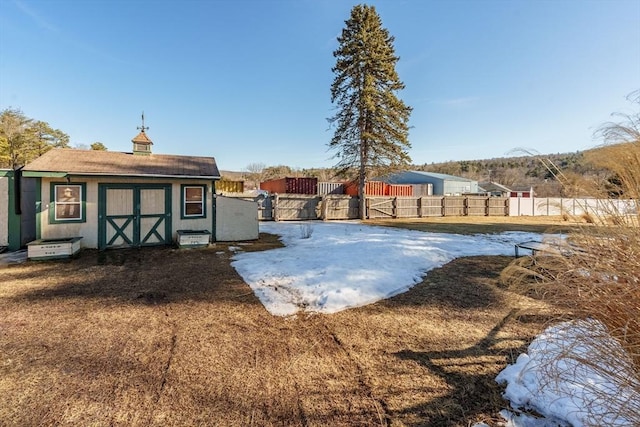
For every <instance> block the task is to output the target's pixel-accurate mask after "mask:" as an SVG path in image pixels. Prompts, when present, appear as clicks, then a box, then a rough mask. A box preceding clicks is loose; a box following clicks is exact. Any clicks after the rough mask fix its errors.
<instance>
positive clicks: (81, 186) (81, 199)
mask: <svg viewBox="0 0 640 427" xmlns="http://www.w3.org/2000/svg"><path fill="white" fill-rule="evenodd" d="M59 187H70V188H75V189H77V191H78V201H77V202H73V203H74V204H76V203H77V204H78V205H79V207H80V214H79V215H78V216H77V217H75V216H74V217H72V218H64V217H58V216H57V215H56V213H57V212H58V206H62V205H64V204H66V203H65V202H62V201H58V198H57V196H58V193H59V192H58V191H57V190H58V188H59ZM49 192H50V198H49V224H69V223H79V222H87V209H86V207H87V184H86V183H84V182H74V183H69V182H51V183H50V184H49Z"/></svg>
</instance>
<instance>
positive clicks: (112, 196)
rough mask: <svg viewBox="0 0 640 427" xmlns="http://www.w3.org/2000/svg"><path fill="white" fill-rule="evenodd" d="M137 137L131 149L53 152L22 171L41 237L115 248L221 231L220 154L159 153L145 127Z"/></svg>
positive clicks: (166, 242)
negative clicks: (183, 233) (30, 182)
mask: <svg viewBox="0 0 640 427" xmlns="http://www.w3.org/2000/svg"><path fill="white" fill-rule="evenodd" d="M132 142H133V152H131V153H125V152H112V151H97V150H74V149H53V150H50V151H48V152H46V153H45V154H43V155H42V156H41V157H39V158H37V159H35V160H34V161H33V162H31V163H29V164H28V165H26V166H25V167H24V168H23V171H22V175H23V177H24V178H25V179H34V180H35V193H36V194H35V199H36V201H35V229H36V239H43V240H55V239H69V238H73V237H82V241H81V246H82V247H83V248H97V249H108V248H118V247H140V246H152V245H169V244H172V243H173V242H174V241H175V240H176V237H177V232H178V230H207V231H209V232H211V233H212V235H213V236H215V227H216V225H215V198H214V196H215V183H216V181H217V180H219V179H220V172H219V171H218V167H217V165H216V161H215V159H214V158H213V157H196V156H177V155H162V154H153V153H152V152H151V145H152V144H153V143H152V142H151V140H150V139H149V138H148V137H147V135H146V134H145V132H144V129H143V130H142V131H141V132H140V134H139V135H137V136H136V137H135V138H134V139H132Z"/></svg>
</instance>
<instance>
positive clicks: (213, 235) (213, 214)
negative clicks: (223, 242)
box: [211, 181, 217, 242]
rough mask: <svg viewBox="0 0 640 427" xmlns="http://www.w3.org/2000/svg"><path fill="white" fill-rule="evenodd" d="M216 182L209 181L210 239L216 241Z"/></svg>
mask: <svg viewBox="0 0 640 427" xmlns="http://www.w3.org/2000/svg"><path fill="white" fill-rule="evenodd" d="M216 212H217V211H216V182H215V181H211V230H212V232H211V241H212V242H215V241H216Z"/></svg>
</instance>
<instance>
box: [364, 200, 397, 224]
mask: <svg viewBox="0 0 640 427" xmlns="http://www.w3.org/2000/svg"><path fill="white" fill-rule="evenodd" d="M366 204H367V218H371V219H373V218H394V217H395V208H396V205H395V199H393V198H380V199H378V198H375V197H370V198H367V199H366Z"/></svg>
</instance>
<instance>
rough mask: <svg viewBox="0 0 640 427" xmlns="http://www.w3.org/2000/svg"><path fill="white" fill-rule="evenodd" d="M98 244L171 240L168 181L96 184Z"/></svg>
mask: <svg viewBox="0 0 640 427" xmlns="http://www.w3.org/2000/svg"><path fill="white" fill-rule="evenodd" d="M98 193H99V201H98V203H99V206H98V233H99V236H98V247H99V249H107V248H116V247H138V246H151V245H169V244H171V241H172V239H171V185H121V184H120V185H118V184H100V185H99V189H98Z"/></svg>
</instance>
